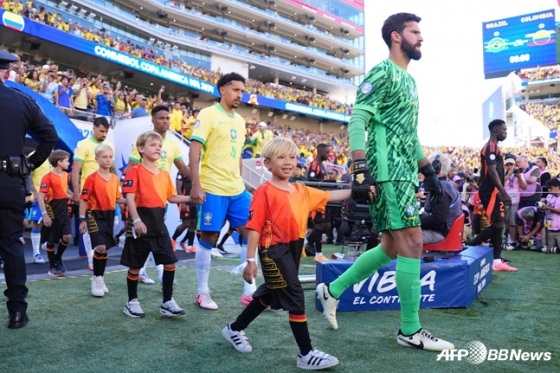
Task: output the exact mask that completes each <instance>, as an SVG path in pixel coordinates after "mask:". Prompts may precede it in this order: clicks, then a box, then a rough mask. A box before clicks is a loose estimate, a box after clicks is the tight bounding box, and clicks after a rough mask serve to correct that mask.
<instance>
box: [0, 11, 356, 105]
mask: <svg viewBox="0 0 560 373" xmlns="http://www.w3.org/2000/svg"><path fill="white" fill-rule="evenodd" d="M0 6H2V7H3V8H4V10H7V11H11V12H14V13H17V14H20V15H22V16H24V17H26V18H29V19H31V20H33V21H35V22H39V23H43V24H46V25H48V26H52V27H55V28H57V29H58V30H60V31H63V32H66V33H69V34H72V35H74V36H77V37H81V38H84V39H86V40H89V41H93V42H95V43H98V44H101V45H104V46H106V47H109V48H113V49H116V50H118V51H120V52H122V53H126V54H129V55H131V56H134V57H137V58H141V59H144V60H146V61H149V62H152V63H154V64H157V65H160V66H163V67H166V68H169V69H172V70H175V71H179V72H181V73H182V74H185V75H188V76H191V77H193V78H197V79H200V80H204V81H207V82H209V83H212V84H216V82H217V81H218V79H219V78H220V77H221V76H222V74H221V72H220V71H213V70H210V69H207V68H205V67H203V66H192V65H189V64H188V63H187V62H185V61H182V60H180V59H177V58H169V56H172V55H171V54H168V55H166V54H165V53H163V52H162V51H158V50H157V49H156V48H155V47H146V46H141V45H137V44H135V43H133V42H132V41H131V40H130V39H126V38H124V37H123V38H121V37H119V36H116V35H112V33H111V32H110V31H107V30H106V29H104V28H103V27H102V28H100V29H90V28H89V27H87V26H84V25H81V24H79V23H78V22H76V21H73V20H70V19H67V17H66V18H65V17H64V16H63V15H62V14H57V13H56V12H55V11H52V12H48V11H47V10H46V9H45V7H44V6H43V5H39V6H37V5H36V4H35V3H34V2H32V1H27V2H25V3H23V2H20V1H17V0H16V1H14V0H0ZM245 89H246V92H247V93H250V94H253V93H254V94H259V95H264V96H267V97H271V98H275V99H280V100H285V101H292V102H298V103H302V104H304V105H309V106H312V107H317V108H321V109H325V110H332V111H336V112H342V113H347V114H350V113H351V112H352V108H353V105H352V104H346V103H343V102H340V101H338V100H333V99H330V98H329V97H327V96H324V95H320V94H316V93H313V92H310V91H306V90H301V89H297V88H292V87H289V86H283V85H280V84H271V83H266V84H265V83H262V82H260V81H258V80H255V79H248V81H247V84H246V88H245Z"/></svg>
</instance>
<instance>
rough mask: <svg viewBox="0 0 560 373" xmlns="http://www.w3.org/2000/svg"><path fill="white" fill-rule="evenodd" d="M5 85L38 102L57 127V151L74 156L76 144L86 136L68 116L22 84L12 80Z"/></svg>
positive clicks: (32, 135) (34, 137) (33, 136)
mask: <svg viewBox="0 0 560 373" xmlns="http://www.w3.org/2000/svg"><path fill="white" fill-rule="evenodd" d="M4 84H6V85H7V86H8V87H12V88H16V89H18V90H20V91H22V92H23V93H25V94H26V95H28V96H30V97H31V98H33V99H34V100H35V101H36V102H37V104H38V105H39V107H40V108H41V110H43V112H44V113H45V115H46V116H47V118H49V119H50V120H51V122H53V124H54V126H55V127H56V132H57V133H58V137H59V140H58V144H56V149H62V150H66V151H67V152H69V153H70V155H72V154H73V153H74V149H76V144H77V143H78V141H81V140H83V138H84V136H83V135H82V133H81V132H80V130H78V129H77V128H76V126H75V125H74V123H72V121H71V120H70V119H68V116H66V114H64V113H63V112H62V111H60V109H59V108H57V107H56V106H55V105H54V104H52V103H51V102H50V101H49V100H47V99H46V98H44V97H43V96H41V95H40V94H38V93H37V92H35V91H33V90H31V89H29V88H27V87H25V86H23V85H21V84H17V83H14V82H12V81H10V80H7V81H6V82H5V83H4ZM29 135H30V136H31V137H32V138H33V139H35V140H36V141H39V139H38V138H37V137H36V136H35V135H34V134H32V133H29Z"/></svg>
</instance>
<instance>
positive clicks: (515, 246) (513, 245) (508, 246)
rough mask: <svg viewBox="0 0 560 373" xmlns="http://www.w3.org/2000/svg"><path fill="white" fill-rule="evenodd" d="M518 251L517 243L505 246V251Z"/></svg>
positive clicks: (509, 243)
mask: <svg viewBox="0 0 560 373" xmlns="http://www.w3.org/2000/svg"><path fill="white" fill-rule="evenodd" d="M515 249H517V245H516V244H515V242H508V243H507V244H506V245H505V246H504V250H508V251H513V250H515Z"/></svg>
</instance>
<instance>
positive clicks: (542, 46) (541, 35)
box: [482, 9, 557, 79]
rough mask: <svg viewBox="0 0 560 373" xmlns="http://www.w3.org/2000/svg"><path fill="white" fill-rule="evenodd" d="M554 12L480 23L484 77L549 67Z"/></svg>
mask: <svg viewBox="0 0 560 373" xmlns="http://www.w3.org/2000/svg"><path fill="white" fill-rule="evenodd" d="M555 19H556V16H555V12H554V9H550V10H545V11H542V12H537V13H531V14H525V15H521V16H516V17H511V18H505V19H499V20H495V21H491V22H483V23H482V41H483V52H484V53H483V55H484V75H485V77H486V79H489V78H493V77H501V76H506V75H507V74H508V73H509V72H511V71H513V70H519V69H522V68H527V67H534V66H545V65H551V64H554V63H556V62H557V56H556V21H555Z"/></svg>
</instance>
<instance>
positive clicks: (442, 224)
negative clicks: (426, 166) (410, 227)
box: [420, 154, 463, 244]
mask: <svg viewBox="0 0 560 373" xmlns="http://www.w3.org/2000/svg"><path fill="white" fill-rule="evenodd" d="M428 161H429V162H430V163H431V164H432V166H433V167H434V170H435V172H436V173H437V177H438V179H439V182H440V184H441V186H442V187H443V191H444V194H443V200H442V201H441V202H440V203H438V204H433V205H432V204H431V203H430V193H428V196H427V198H426V204H425V207H424V210H425V212H424V213H422V214H421V215H420V224H421V225H420V226H421V228H422V243H423V244H429V243H437V242H441V241H443V240H444V239H445V236H446V235H447V232H448V231H449V228H451V225H452V224H453V222H454V221H455V220H456V219H457V218H458V217H459V216H461V214H462V213H463V210H462V208H461V196H460V194H459V192H458V191H457V189H456V187H455V184H454V183H452V182H450V181H449V180H447V174H448V171H449V168H450V165H451V161H450V160H449V158H448V157H447V155H445V154H436V155H430V156H429V157H428Z"/></svg>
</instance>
